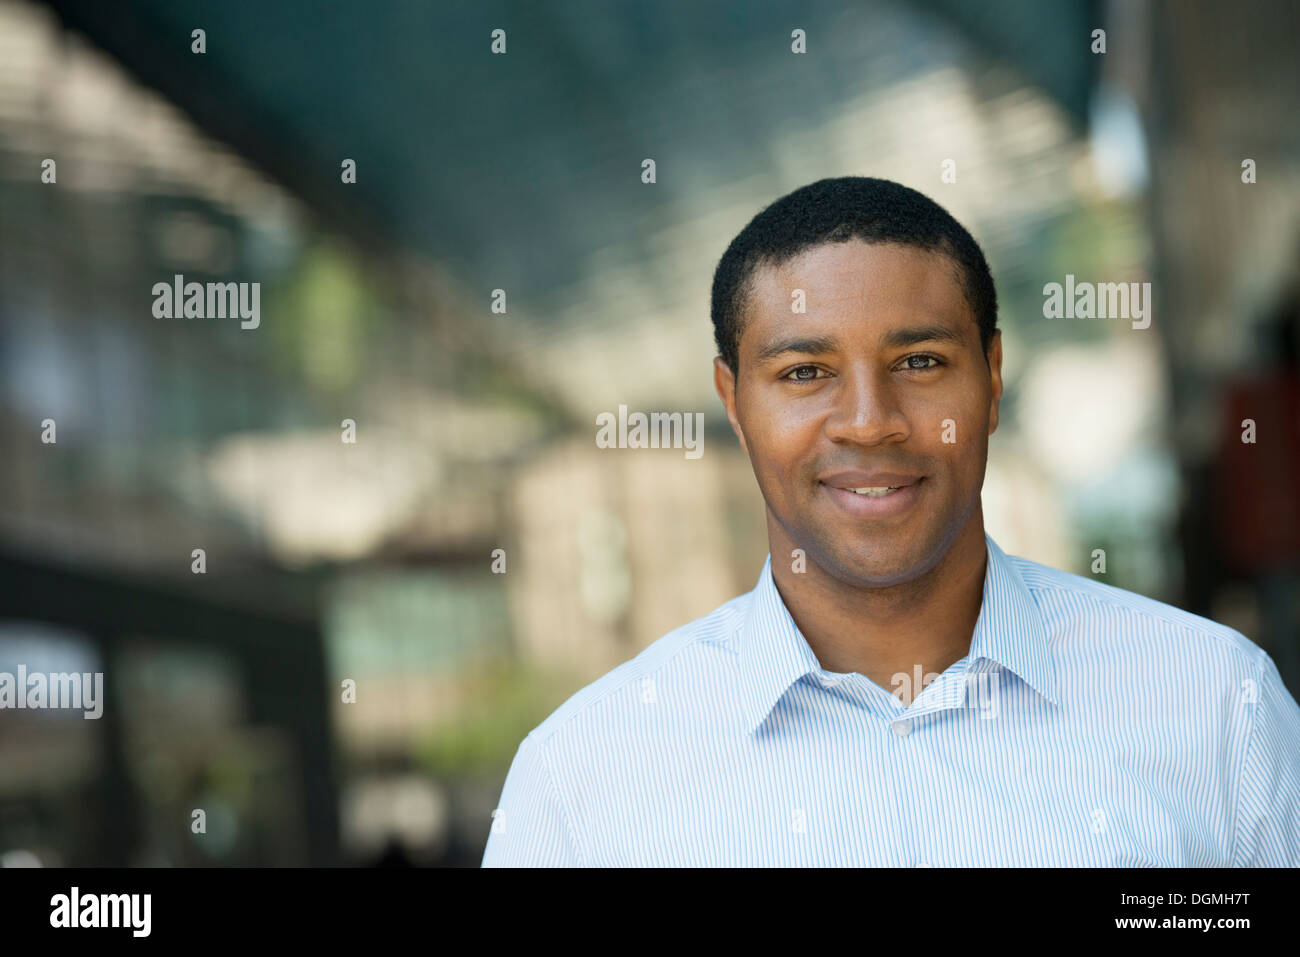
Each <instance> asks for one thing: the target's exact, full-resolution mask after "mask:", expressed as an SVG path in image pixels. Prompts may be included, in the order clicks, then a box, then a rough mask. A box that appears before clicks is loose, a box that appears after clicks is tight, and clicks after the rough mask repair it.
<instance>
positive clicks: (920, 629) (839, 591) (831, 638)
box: [768, 503, 988, 697]
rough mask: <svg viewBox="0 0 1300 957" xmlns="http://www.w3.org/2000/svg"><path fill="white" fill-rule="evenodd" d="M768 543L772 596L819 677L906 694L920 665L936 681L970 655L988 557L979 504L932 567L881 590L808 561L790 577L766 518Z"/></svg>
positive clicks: (781, 544) (785, 549) (779, 535)
mask: <svg viewBox="0 0 1300 957" xmlns="http://www.w3.org/2000/svg"><path fill="white" fill-rule="evenodd" d="M768 542H769V545H770V547H771V553H772V578H773V581H774V582H775V583H776V588H777V592H778V593H779V594H780V596H781V600H782V601H783V602H785V606H786V608H787V609H789V611H790V617H791V618H793V619H794V622H795V624H796V625H798V627H799V631H800V632H801V633H802V634H803V636H804V638H805V639H806V640H807V642H808V645H809V647H811V648H812V650H813V653H814V654H815V655H816V656H817V660H818V662H819V663H820V664H821V666H822V668H824V669H825V670H827V671H834V672H842V673H848V672H858V673H860V674H863V675H866V676H867V677H868V678H869V679H871V680H872V681H873V682H875V683H876V684H878V685H880V686H881V687H882V688H885V690H887V691H891V692H893V691H895V690H896V689H898V686H899V685H900V684H901V685H902V686H903V688H911V684H910V682H912V680H913V676H914V674H915V672H916V668H917V666H918V665H919V666H920V674H921V675H923V676H924V675H928V674H931V673H932V674H934V675H938V674H941V673H942V672H943V671H944V670H945V669H947V668H948V667H949V666H950V665H952V664H953V663H954V662H957V661H959V660H961V659H962V658H964V657H965V656H966V655H967V654H968V653H969V652H970V644H971V639H972V637H973V636H974V632H975V622H976V621H977V620H978V618H979V612H980V607H981V605H982V604H983V600H984V579H985V574H986V564H987V554H988V549H987V545H986V543H985V539H984V513H983V510H982V508H981V507H980V505H979V504H978V503H977V504H976V506H975V509H974V510H973V512H972V513H971V516H970V518H969V519H968V520H967V522H966V524H965V526H963V528H962V530H961V531H960V532H959V533H958V534H957V537H956V538H955V539H954V540H953V542H952V544H951V545H950V546H949V548H948V550H947V551H946V552H945V553H944V554H943V556H942V557H941V558H940V559H939V561H938V562H937V563H936V564H935V565H934V567H933V568H931V569H930V570H929V571H927V572H925V573H924V574H922V575H919V576H918V577H916V578H914V579H912V580H910V581H906V582H901V583H899V584H897V585H889V586H886V587H881V588H861V587H857V586H854V585H849V584H846V583H845V582H843V581H841V580H839V579H838V578H836V577H835V576H834V575H831V574H830V573H828V572H827V571H826V569H825V568H823V567H821V566H820V565H818V564H817V562H816V561H814V560H813V559H812V558H811V557H809V559H808V563H807V569H806V571H804V572H795V571H793V570H792V568H791V567H790V566H791V562H790V560H789V559H788V557H787V556H789V555H790V554H791V552H792V551H793V549H794V548H795V547H796V546H795V545H794V544H793V543H792V542H791V541H790V540H789V538H788V536H786V534H785V531H784V529H782V528H781V526H780V524H779V523H778V522H776V521H775V519H774V518H773V517H772V515H771V513H770V512H769V513H768ZM900 674H901V675H906V676H907V678H906V680H905V681H902V682H899V681H897V680H896V676H898V675H900ZM924 683H928V681H924ZM920 690H921V689H920V688H914V689H913V690H912V696H913V697H915V695H916V694H919V693H920Z"/></svg>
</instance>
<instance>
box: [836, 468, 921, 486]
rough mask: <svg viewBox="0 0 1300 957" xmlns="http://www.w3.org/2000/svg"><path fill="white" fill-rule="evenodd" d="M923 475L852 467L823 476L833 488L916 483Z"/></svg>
mask: <svg viewBox="0 0 1300 957" xmlns="http://www.w3.org/2000/svg"><path fill="white" fill-rule="evenodd" d="M924 477H925V476H923V475H909V474H908V473H906V472H860V471H858V470H856V469H850V470H849V471H847V472H835V473H834V474H832V475H824V476H822V479H821V481H822V484H823V485H830V486H832V487H833V488H848V489H853V488H873V487H874V488H880V487H881V486H884V485H889V486H903V485H915V484H916V483H917V482H919V481H921V479H923V478H924Z"/></svg>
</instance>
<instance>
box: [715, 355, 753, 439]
mask: <svg viewBox="0 0 1300 957" xmlns="http://www.w3.org/2000/svg"><path fill="white" fill-rule="evenodd" d="M713 387H714V388H715V389H717V390H718V398H719V399H721V400H722V407H723V408H724V409H725V410H726V412H727V421H728V422H730V423H731V431H733V432H735V433H736V438H738V439H739V440H740V447H741V448H742V449H744V450H745V454H746V455H749V446H748V445H746V444H745V433H744V432H743V431H741V428H740V419H738V418H737V417H736V376H735V373H733V372H732V371H731V366H729V365H727V363H726V361H725V360H724V359H723V358H722V356H714V357H713Z"/></svg>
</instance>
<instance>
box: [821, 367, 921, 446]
mask: <svg viewBox="0 0 1300 957" xmlns="http://www.w3.org/2000/svg"><path fill="white" fill-rule="evenodd" d="M840 383H841V387H840V389H839V390H838V391H837V393H836V395H835V397H834V408H832V410H831V414H830V416H829V417H828V418H827V420H826V435H827V436H828V437H829V438H830V439H831V440H832V441H834V442H851V443H854V444H856V445H879V444H880V443H882V442H886V441H889V440H893V441H896V442H901V441H903V440H904V439H906V438H907V437H908V435H910V434H911V429H910V427H909V426H908V422H907V417H906V416H905V415H904V414H903V409H902V406H901V404H900V401H899V396H898V394H897V391H896V390H895V388H894V385H893V383H892V382H891V380H890V379H889V373H888V372H887V371H886V372H883V373H882V374H876V373H874V372H872V371H868V370H861V371H857V372H846V373H845V374H844V375H843V376H842V377H841V380H840Z"/></svg>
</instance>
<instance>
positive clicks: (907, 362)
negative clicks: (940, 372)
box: [903, 352, 943, 372]
mask: <svg viewBox="0 0 1300 957" xmlns="http://www.w3.org/2000/svg"><path fill="white" fill-rule="evenodd" d="M917 359H919V360H922V361H924V360H927V359H928V360H930V361H931V362H932V363H934V364H933V365H913V361H914V360H917ZM941 365H943V360H942V359H940V358H939V357H938V356H932V355H929V354H927V353H923V352H918V353H917V354H916V355H911V356H908V357H907V358H905V359H904V360H903V368H904V369H905V370H906V371H908V372H925V371H926V370H927V369H937V368H938V367H939V366H941Z"/></svg>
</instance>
